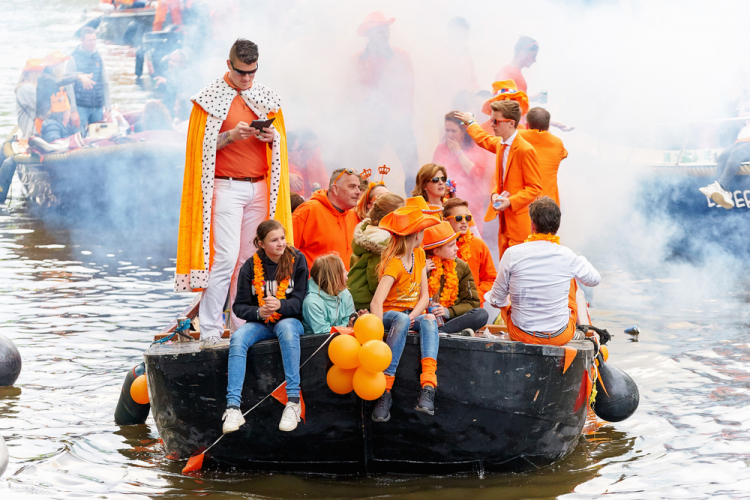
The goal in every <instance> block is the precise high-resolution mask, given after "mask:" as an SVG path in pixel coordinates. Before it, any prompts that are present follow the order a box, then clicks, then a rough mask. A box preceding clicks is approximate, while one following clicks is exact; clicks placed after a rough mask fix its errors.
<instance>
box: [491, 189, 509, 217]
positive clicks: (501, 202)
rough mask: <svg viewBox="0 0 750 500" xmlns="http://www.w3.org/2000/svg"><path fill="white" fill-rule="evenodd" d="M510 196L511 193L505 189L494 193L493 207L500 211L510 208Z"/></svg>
mask: <svg viewBox="0 0 750 500" xmlns="http://www.w3.org/2000/svg"><path fill="white" fill-rule="evenodd" d="M509 196H510V193H509V192H507V191H503V192H502V193H500V194H493V195H492V208H494V209H495V210H496V211H498V212H502V211H503V210H505V209H506V208H510V199H508V197H509Z"/></svg>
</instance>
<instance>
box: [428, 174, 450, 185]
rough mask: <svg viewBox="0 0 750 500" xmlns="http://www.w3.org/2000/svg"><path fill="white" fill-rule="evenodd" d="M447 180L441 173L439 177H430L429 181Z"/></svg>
mask: <svg viewBox="0 0 750 500" xmlns="http://www.w3.org/2000/svg"><path fill="white" fill-rule="evenodd" d="M447 180H448V178H447V177H446V176H444V175H441V176H440V177H433V178H432V179H430V182H433V183H435V184H437V183H438V182H445V181H447Z"/></svg>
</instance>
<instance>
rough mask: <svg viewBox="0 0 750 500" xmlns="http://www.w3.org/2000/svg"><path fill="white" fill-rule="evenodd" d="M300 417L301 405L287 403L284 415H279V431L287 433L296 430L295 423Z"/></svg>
mask: <svg viewBox="0 0 750 500" xmlns="http://www.w3.org/2000/svg"><path fill="white" fill-rule="evenodd" d="M300 415H302V405H301V404H300V403H292V402H291V401H289V402H287V404H286V408H284V413H282V414H281V422H279V430H280V431H285V432H289V431H293V430H294V429H296V428H297V423H298V422H299V421H300Z"/></svg>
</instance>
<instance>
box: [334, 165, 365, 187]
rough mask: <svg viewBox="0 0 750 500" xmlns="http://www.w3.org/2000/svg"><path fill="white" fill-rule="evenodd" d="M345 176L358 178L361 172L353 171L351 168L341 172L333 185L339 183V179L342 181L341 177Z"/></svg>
mask: <svg viewBox="0 0 750 500" xmlns="http://www.w3.org/2000/svg"><path fill="white" fill-rule="evenodd" d="M344 174H349V175H357V176H358V175H359V172H357V171H356V170H352V169H351V168H345V169H344V170H342V171H341V173H340V174H339V175H338V177H336V179H335V180H334V181H333V183H334V184H336V183H337V182H338V181H339V179H341V176H342V175H344Z"/></svg>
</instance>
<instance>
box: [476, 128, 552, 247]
mask: <svg viewBox="0 0 750 500" xmlns="http://www.w3.org/2000/svg"><path fill="white" fill-rule="evenodd" d="M466 131H467V132H468V133H469V135H470V136H471V137H472V138H473V139H474V141H476V143H477V144H478V145H479V146H481V147H483V148H484V149H486V150H487V151H492V152H493V153H495V179H494V187H493V189H492V191H491V194H494V193H502V192H503V191H508V192H509V193H510V198H509V199H510V207H508V208H506V209H505V210H503V211H502V212H496V211H495V209H494V208H493V207H492V204H490V206H489V207H487V213H486V214H485V217H484V220H485V222H489V221H491V220H492V219H494V218H495V217H497V216H498V214H499V215H500V233H501V234H502V233H505V234H507V236H508V237H509V238H510V239H511V240H513V241H516V242H522V241H523V240H525V239H526V238H527V237H528V236H529V234H531V219H530V218H529V205H530V204H531V202H532V201H534V200H535V199H536V198H537V197H538V196H539V195H541V194H542V179H541V174H540V173H539V162H538V161H537V157H536V151H534V147H533V146H532V145H531V144H529V143H528V142H526V140H525V139H524V138H523V137H521V134H520V133H519V134H517V135H516V138H515V139H513V144H511V146H510V152H509V154H508V165H507V168H506V169H505V176H504V178H501V177H503V159H502V155H500V154H498V152H499V151H500V148H501V145H502V144H501V141H502V138H500V137H494V136H491V135H489V134H488V133H487V132H485V131H484V130H482V127H480V126H479V124H477V123H472V124H471V125H469V127H468V128H467V129H466Z"/></svg>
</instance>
